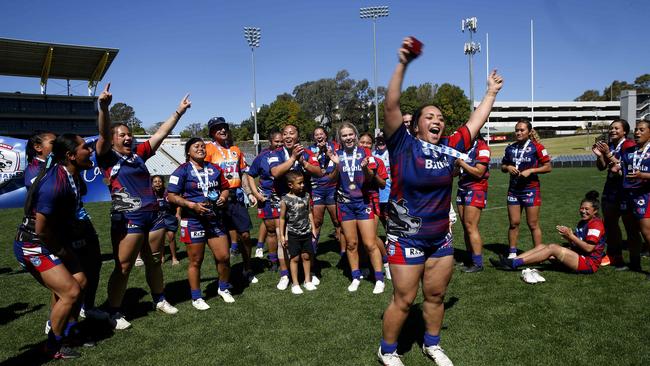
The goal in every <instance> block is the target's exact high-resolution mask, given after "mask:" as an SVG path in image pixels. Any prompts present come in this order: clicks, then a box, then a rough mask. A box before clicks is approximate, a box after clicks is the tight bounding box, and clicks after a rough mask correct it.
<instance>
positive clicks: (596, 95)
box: [574, 89, 603, 102]
mask: <svg viewBox="0 0 650 366" xmlns="http://www.w3.org/2000/svg"><path fill="white" fill-rule="evenodd" d="M602 98H603V97H602V96H601V95H600V92H599V91H598V90H595V89H590V90H586V91H585V92H584V93H582V95H581V96H579V97H577V98H576V99H574V100H575V101H576V102H589V101H594V100H602Z"/></svg>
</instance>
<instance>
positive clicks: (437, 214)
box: [14, 37, 650, 365]
mask: <svg viewBox="0 0 650 366" xmlns="http://www.w3.org/2000/svg"><path fill="white" fill-rule="evenodd" d="M414 42H417V40H415V39H414V38H411V37H409V38H406V39H405V40H404V41H403V43H402V46H401V48H400V49H399V52H398V56H399V63H398V64H397V66H396V68H395V71H394V73H393V75H392V78H391V80H390V83H389V85H388V90H387V93H386V97H385V101H384V108H385V110H384V112H385V113H384V130H383V134H381V135H379V136H372V135H370V134H367V133H365V134H360V133H359V132H358V131H357V129H356V127H355V126H354V125H353V124H352V123H348V122H344V123H342V124H341V125H340V126H339V127H338V129H337V131H336V137H335V139H330V138H329V136H328V131H327V130H326V129H325V128H322V127H318V128H316V129H315V130H314V131H313V133H312V139H313V144H312V145H311V146H308V147H304V146H303V145H301V144H300V141H299V135H300V131H299V129H298V127H297V126H294V125H292V124H287V125H285V126H284V128H283V129H282V130H281V131H277V132H274V133H272V134H271V135H270V136H269V144H270V145H269V146H268V148H266V149H264V150H263V151H262V152H260V153H259V154H258V155H257V157H256V158H255V159H254V160H253V161H252V162H251V164H250V165H249V164H248V163H247V162H246V161H245V159H244V155H243V154H242V152H241V150H240V149H239V148H238V147H237V146H234V145H233V143H232V140H231V136H230V131H229V126H228V123H226V120H225V119H224V118H222V117H215V118H212V119H210V120H209V121H208V130H209V135H210V138H211V139H210V141H204V140H203V139H202V138H200V137H192V138H190V139H189V140H188V141H187V142H186V144H185V158H186V162H185V163H183V164H181V165H180V166H179V167H178V168H177V169H176V170H175V171H174V172H173V173H172V174H171V175H170V176H169V180H168V184H167V187H166V188H165V184H164V180H163V179H162V177H160V176H154V177H153V179H152V177H151V176H150V174H149V171H148V169H147V167H146V165H145V161H146V160H147V159H149V158H150V157H151V156H153V154H155V152H156V150H157V149H158V147H159V146H160V144H161V143H162V142H163V140H164V139H165V138H166V137H167V136H168V135H169V133H170V132H171V131H172V129H173V128H174V127H175V126H176V124H177V123H178V121H179V120H180V118H181V117H182V116H183V114H185V112H186V111H187V109H188V108H190V106H191V102H190V100H189V99H188V96H185V97H184V98H183V99H182V101H181V102H180V104H179V106H178V107H177V109H176V110H175V111H174V113H173V114H172V115H171V116H170V117H169V118H168V119H167V120H166V121H165V122H163V123H162V125H161V126H160V128H159V129H158V130H157V131H156V133H154V134H153V135H152V136H151V137H150V138H149V139H148V140H147V141H145V142H144V143H141V144H139V145H137V146H135V147H134V140H133V136H132V135H131V131H130V130H129V127H128V126H127V125H124V124H120V123H117V124H116V123H114V124H111V122H110V117H109V113H108V108H109V106H110V104H111V101H112V95H111V93H110V84H108V85H107V86H106V88H105V90H104V91H103V92H102V93H101V95H100V97H99V116H98V127H99V138H98V139H97V141H96V142H95V143H94V144H90V143H86V142H85V141H84V139H83V138H81V137H79V136H78V135H74V134H63V135H60V136H55V135H54V134H53V133H49V132H42V133H37V134H35V135H34V136H33V137H32V138H31V139H30V140H29V144H28V149H27V152H28V159H29V162H30V163H29V166H28V167H27V169H26V171H25V184H26V186H27V187H28V194H27V199H26V202H25V215H24V219H23V222H22V224H21V225H20V227H19V229H18V233H17V236H16V240H15V243H14V250H15V254H16V258H17V259H18V261H19V262H20V264H21V266H23V267H24V268H25V269H26V270H27V271H29V272H30V273H31V274H32V275H33V276H34V277H35V278H36V279H37V280H38V281H39V282H40V283H41V284H43V285H44V286H45V287H47V288H48V289H49V290H50V291H51V296H52V299H51V308H50V316H49V319H48V320H47V326H46V333H47V336H48V340H47V343H46V352H47V353H48V355H50V356H51V357H53V358H74V357H78V356H79V353H78V352H77V351H76V350H75V349H74V348H73V346H75V345H76V344H78V343H79V339H80V338H81V336H80V335H79V334H78V333H79V332H78V329H77V328H78V327H77V324H78V321H79V320H80V319H81V318H84V317H88V318H96V319H104V320H107V321H109V322H110V324H111V325H112V327H113V328H114V329H116V330H121V329H127V328H129V327H131V323H130V322H129V321H128V320H127V319H126V317H125V316H124V315H123V314H122V311H123V309H122V308H121V306H122V301H123V298H124V293H125V291H126V288H127V283H128V279H129V274H130V272H131V270H132V268H133V266H134V265H135V264H136V261H137V260H141V261H142V262H143V264H144V266H145V273H146V279H147V283H148V285H149V287H150V290H151V295H152V298H153V303H154V307H155V308H156V309H157V310H159V311H161V312H163V313H166V314H175V313H177V312H178V309H176V307H174V306H173V305H172V304H170V303H169V302H168V301H167V300H166V298H165V294H164V278H163V270H162V267H161V263H162V261H163V248H164V244H165V240H166V238H168V239H170V242H171V243H173V245H171V249H172V262H173V263H178V261H177V259H176V253H175V250H176V249H175V242H174V240H173V239H174V237H175V232H176V231H177V230H178V229H179V228H180V241H181V242H182V243H184V244H185V246H186V249H187V255H188V270H187V279H188V283H189V285H190V292H191V301H192V305H193V307H194V308H196V309H197V310H201V311H204V310H208V309H209V308H210V305H209V304H208V303H207V302H206V301H205V300H204V299H203V295H202V290H201V267H202V262H203V259H204V257H205V247H206V244H207V246H208V247H209V249H210V251H211V252H212V255H213V257H214V258H215V261H216V272H217V275H218V291H217V293H218V295H219V296H220V297H221V298H222V299H223V301H224V302H226V303H233V302H235V301H236V299H235V297H233V295H232V294H231V292H230V290H231V288H232V285H231V265H230V260H231V255H233V254H241V257H242V262H243V273H241V276H242V278H244V279H245V280H246V281H248V282H249V283H256V282H258V279H257V278H256V277H255V274H254V272H253V271H252V267H251V257H254V256H255V257H262V256H263V250H264V246H266V247H267V249H268V260H269V263H270V267H271V270H272V271H277V272H278V274H279V279H278V283H277V286H276V287H277V289H278V290H287V289H289V288H290V290H289V291H290V292H291V293H292V294H295V295H300V294H303V290H306V291H315V290H317V289H318V287H317V286H318V285H319V284H320V281H321V279H319V277H321V276H320V271H319V270H320V269H319V268H318V267H317V261H316V260H315V256H316V253H317V252H318V243H319V241H320V236H321V227H322V226H323V222H324V219H325V212H327V213H328V214H329V217H330V219H331V221H332V224H333V226H334V227H335V228H336V239H337V241H338V242H339V243H340V246H339V250H340V255H341V258H342V259H344V260H345V263H347V266H348V269H349V271H350V284H349V285H348V287H347V291H349V292H356V291H357V290H358V288H359V286H361V285H362V283H363V279H364V278H366V279H371V280H372V282H374V285H373V286H374V287H373V290H372V292H373V294H380V293H383V292H384V290H385V286H386V281H387V280H391V281H392V285H393V297H392V299H391V301H390V303H389V304H388V306H387V308H386V310H385V312H384V315H383V319H382V338H381V340H380V342H379V350H378V352H377V357H378V359H379V361H380V362H381V363H382V364H384V365H403V363H402V361H401V355H399V354H398V353H397V339H398V337H399V335H400V332H401V330H402V326H403V325H404V323H405V321H406V319H407V316H408V313H409V308H410V306H411V305H412V304H413V302H414V301H415V298H416V296H417V293H418V291H419V289H420V286H421V288H422V294H423V297H424V300H423V304H422V316H423V319H424V323H425V324H424V328H425V333H424V339H423V345H422V351H423V353H424V354H425V356H426V357H428V358H430V359H431V360H433V361H434V362H435V363H436V364H437V365H452V364H453V363H452V361H451V360H450V359H449V357H448V356H447V355H446V354H445V352H444V350H443V349H442V348H441V347H440V330H441V327H442V322H443V318H444V310H445V309H444V296H445V292H446V290H447V286H448V284H449V282H450V279H451V276H452V273H453V268H454V258H453V243H452V234H451V224H450V214H451V213H453V209H451V200H452V197H451V196H452V185H453V180H454V177H458V190H457V196H456V207H457V210H458V216H459V220H460V222H461V223H462V227H463V232H464V241H465V245H466V246H467V249H468V253H469V254H470V256H469V257H468V258H466V262H465V265H464V266H463V267H462V269H461V270H462V271H465V272H468V273H477V272H481V271H483V269H484V265H483V262H484V260H483V254H482V252H483V242H482V239H481V235H480V232H479V229H478V226H479V221H480V216H481V213H482V210H483V209H484V208H485V207H486V205H487V192H488V180H489V176H490V170H489V164H490V157H491V151H490V148H489V146H488V144H487V143H486V141H484V140H483V139H482V138H481V136H480V134H479V131H480V129H481V128H482V127H483V125H484V124H485V122H486V120H487V117H488V116H489V114H490V111H491V109H492V106H493V103H494V101H495V99H496V96H497V94H498V93H499V91H500V90H501V88H502V86H503V78H502V77H501V76H500V75H498V74H497V73H496V71H494V72H492V73H491V74H490V75H489V77H488V80H487V91H486V94H485V96H484V97H483V100H482V101H481V103H480V104H479V105H478V107H477V108H476V109H475V110H474V111H473V112H472V114H471V115H470V117H469V120H468V121H466V123H465V124H463V125H462V126H461V127H459V128H458V129H457V130H456V131H452V133H451V134H448V135H445V134H444V132H445V119H444V116H443V115H442V112H441V111H440V109H438V108H437V107H436V106H433V105H426V106H423V107H421V108H419V109H417V110H415V111H413V112H412V113H409V114H406V113H405V114H403V113H402V111H401V108H400V103H399V100H400V95H401V89H402V83H403V79H404V75H405V72H406V69H407V67H408V66H409V65H410V63H411V62H412V61H413V60H414V59H415V58H416V57H417V56H418V55H419V52H416V50H414V47H413V45H414ZM629 129H630V128H629V125H628V124H627V122H626V121H624V120H615V121H613V122H612V123H611V126H610V133H609V140H608V141H606V142H599V143H597V144H595V145H594V147H593V152H594V154H595V155H596V157H597V165H598V168H599V169H601V170H605V169H607V170H608V175H607V180H606V184H605V188H604V190H603V195H602V198H603V199H602V211H603V216H602V217H603V218H601V215H600V214H599V209H600V207H601V203H600V201H599V199H598V193H597V192H595V191H592V192H588V193H587V194H586V195H585V198H584V199H582V200H581V202H580V206H579V215H580V218H579V223H578V225H577V227H576V229H575V230H572V229H571V228H569V227H566V226H557V231H558V233H559V234H560V235H561V236H562V237H564V238H565V239H566V241H567V242H568V243H569V245H568V246H562V245H558V244H550V245H545V244H543V243H542V232H541V229H540V226H539V213H540V207H541V203H542V194H541V186H540V180H539V177H538V175H539V174H544V173H549V172H550V171H551V157H550V156H549V154H548V152H547V151H546V149H545V148H544V146H543V145H542V144H541V143H540V140H539V138H538V137H537V135H536V133H535V131H534V129H533V126H532V125H531V123H530V122H529V121H527V120H521V121H519V122H518V123H517V124H516V126H515V141H514V142H513V143H512V144H510V145H508V146H507V148H506V150H505V155H504V157H503V159H502V162H501V171H502V172H503V173H505V174H508V175H509V177H510V181H509V187H508V194H507V197H506V201H507V208H508V219H509V230H508V242H509V251H508V253H503V255H499V256H498V258H490V262H491V263H492V264H493V265H494V266H495V267H497V268H500V269H504V270H514V269H517V268H518V267H521V266H524V265H528V264H535V263H540V262H543V261H545V260H548V259H552V260H556V261H558V262H560V263H562V264H564V265H565V266H566V267H568V268H569V269H571V270H573V271H575V272H578V273H594V272H596V271H597V270H598V268H599V266H600V265H601V262H602V261H603V258H604V257H606V258H608V260H611V263H612V264H613V265H614V266H616V267H617V268H619V269H626V268H629V269H633V270H639V269H640V247H641V238H640V236H639V233H642V234H643V237H644V239H645V240H646V242H647V241H649V240H650V220H648V218H650V210H648V209H647V206H648V203H649V200H650V183H648V182H650V173H649V169H650V154H648V146H650V144H648V142H649V140H650V124H649V123H648V122H644V121H641V122H637V124H636V128H635V131H634V140H630V139H627V137H626V136H627V134H628V132H629ZM93 150H94V151H95V154H96V159H97V164H98V165H99V167H100V168H101V170H102V173H103V175H104V179H105V182H107V185H108V189H109V191H110V193H111V202H112V204H111V209H110V218H111V242H112V247H113V257H114V262H115V267H114V269H113V271H112V273H111V276H110V279H109V281H108V299H107V302H106V306H105V307H102V309H103V310H99V309H98V308H97V307H96V304H95V295H96V291H97V287H98V283H99V272H100V267H101V259H100V249H99V240H98V236H97V233H96V231H95V229H94V228H93V225H92V221H91V218H90V216H89V215H88V213H87V211H86V210H85V209H84V207H83V202H82V199H81V197H82V196H83V195H84V194H85V193H86V187H85V184H84V180H83V179H81V177H80V173H81V172H82V171H83V170H86V169H89V168H91V167H92V162H91V160H90V157H91V154H92V152H93ZM249 206H257V211H258V217H259V218H260V219H261V220H262V223H261V225H260V229H259V233H260V234H259V237H258V240H257V246H256V247H253V245H252V240H251V235H250V232H251V230H252V221H251V219H250V217H249V214H248V207H249ZM450 209H451V212H450ZM523 211H525V214H526V220H527V225H528V227H529V229H530V232H531V235H532V239H533V243H534V248H533V249H531V250H529V251H526V252H523V253H522V252H518V250H517V242H518V234H519V224H520V221H521V214H522V212H523ZM621 218H622V219H623V223H624V225H625V228H626V231H627V240H628V246H629V250H630V261H629V264H628V265H627V266H626V265H625V263H624V262H623V256H622V239H621V238H622V234H621V232H620V229H619V220H620V219H621ZM380 223H381V224H382V225H383V226H384V228H385V231H386V240H385V241H384V240H382V239H381V238H380V237H379V236H378V227H379V224H380ZM605 233H607V244H606V243H605ZM359 244H361V245H362V250H360V249H361V248H359ZM606 246H607V256H606V254H605V252H606ZM363 262H367V263H368V264H369V266H370V267H371V271H368V272H366V273H364V272H363V271H362V268H361V263H363ZM236 275H239V274H236ZM522 279H523V280H524V281H526V282H529V283H537V282H542V281H544V278H543V277H542V276H541V275H540V274H539V273H538V272H537V271H536V270H525V271H524V272H523V273H522ZM301 280H302V281H301ZM128 310H129V309H124V311H127V312H128Z"/></svg>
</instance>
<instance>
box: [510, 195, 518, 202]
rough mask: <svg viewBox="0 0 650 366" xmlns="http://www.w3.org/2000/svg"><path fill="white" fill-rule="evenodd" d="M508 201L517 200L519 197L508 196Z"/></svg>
mask: <svg viewBox="0 0 650 366" xmlns="http://www.w3.org/2000/svg"><path fill="white" fill-rule="evenodd" d="M508 202H517V197H515V196H508Z"/></svg>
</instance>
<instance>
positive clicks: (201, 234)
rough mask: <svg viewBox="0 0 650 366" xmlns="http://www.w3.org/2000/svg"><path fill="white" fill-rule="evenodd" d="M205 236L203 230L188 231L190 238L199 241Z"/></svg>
mask: <svg viewBox="0 0 650 366" xmlns="http://www.w3.org/2000/svg"><path fill="white" fill-rule="evenodd" d="M204 236H205V230H198V231H190V238H192V239H199V238H202V237H204Z"/></svg>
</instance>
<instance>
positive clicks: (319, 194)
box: [311, 187, 336, 206]
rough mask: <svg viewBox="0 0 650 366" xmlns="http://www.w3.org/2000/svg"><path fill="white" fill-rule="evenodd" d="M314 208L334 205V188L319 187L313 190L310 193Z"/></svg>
mask: <svg viewBox="0 0 650 366" xmlns="http://www.w3.org/2000/svg"><path fill="white" fill-rule="evenodd" d="M311 197H312V200H313V201H314V206H317V205H324V206H331V205H335V204H336V199H335V197H336V187H329V188H327V187H319V188H314V189H313V190H312V192H311Z"/></svg>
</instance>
